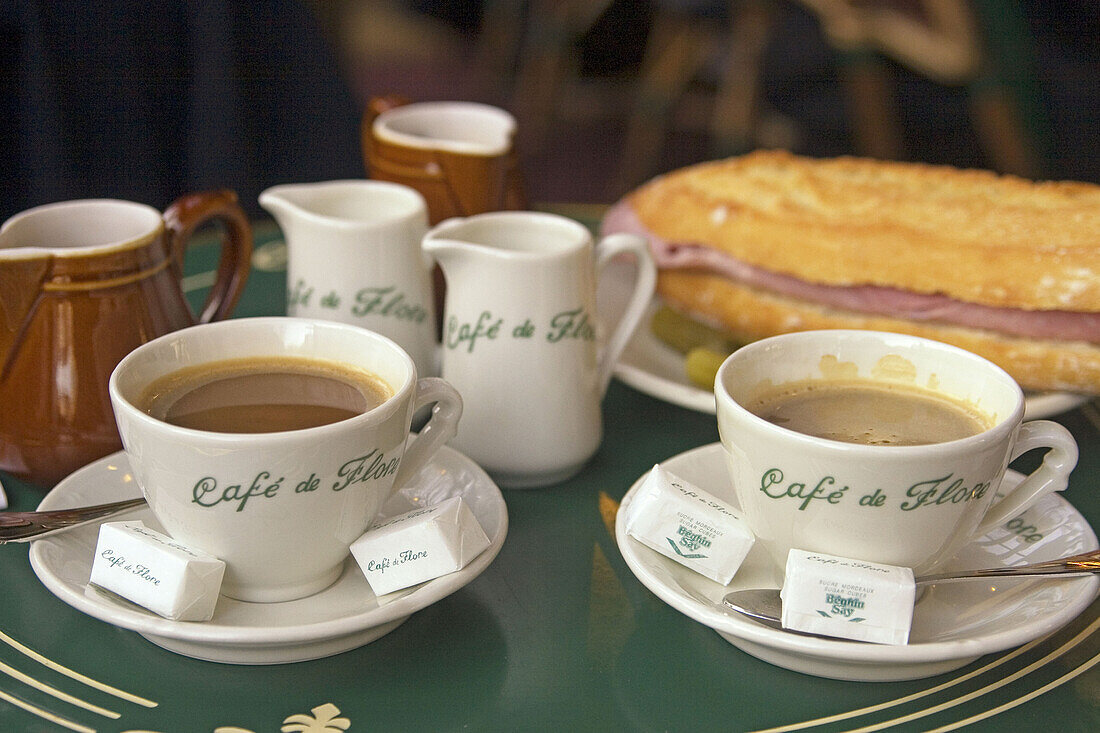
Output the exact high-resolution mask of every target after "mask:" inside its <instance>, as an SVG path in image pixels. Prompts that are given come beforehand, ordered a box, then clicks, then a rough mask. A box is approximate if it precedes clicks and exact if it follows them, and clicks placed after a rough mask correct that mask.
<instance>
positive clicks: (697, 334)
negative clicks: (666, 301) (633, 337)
mask: <svg viewBox="0 0 1100 733" xmlns="http://www.w3.org/2000/svg"><path fill="white" fill-rule="evenodd" d="M649 327H650V330H652V331H653V335H654V336H656V337H657V338H658V339H660V340H661V341H662V342H663V343H665V344H667V345H668V346H671V347H672V348H674V349H676V350H677V351H679V352H680V353H681V354H686V353H688V352H689V351H691V350H692V349H695V348H699V347H700V346H709V347H711V348H715V349H717V350H721V349H722V348H725V345H726V344H728V341H727V339H726V337H725V336H724V335H723V334H722V332H721V331H718V330H717V329H714V328H711V327H710V326H707V325H705V324H702V323H699V321H696V320H695V319H693V318H689V317H688V316H685V315H683V314H682V313H679V312H677V311H675V310H673V309H672V308H670V307H668V306H667V305H662V306H659V307H658V308H657V310H656V311H654V313H653V318H652V319H651V320H650V323H649Z"/></svg>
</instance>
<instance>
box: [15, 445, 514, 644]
mask: <svg viewBox="0 0 1100 733" xmlns="http://www.w3.org/2000/svg"><path fill="white" fill-rule="evenodd" d="M112 462H113V463H116V464H117V463H119V462H125V464H126V465H127V466H128V465H129V463H128V461H126V455H125V453H124V452H123V451H119V452H117V453H112V454H111V455H108V456H105V457H103V458H100V459H98V460H96V461H93V462H92V463H89V464H88V465H86V466H84V467H82V468H80V469H77V470H76V471H75V472H73V473H72V474H70V475H69V476H68V477H66V478H65V479H63V480H62V481H61V482H59V483H58V484H57V486H55V487H54V489H53V490H52V491H50V492H49V493H48V494H47V495H46V496H45V497H44V498H43V500H42V502H41V503H40V504H39V509H56V508H64V506H65V502H64V498H65V495H66V494H67V493H68V492H71V491H73V490H74V487H76V486H79V485H80V483H81V481H84V480H86V479H87V477H88V476H89V475H92V474H94V473H95V472H96V471H97V470H102V468H103V466H104V465H106V464H108V463H112ZM448 463H450V464H452V465H453V464H458V465H462V466H464V467H465V468H466V469H468V470H470V471H471V472H472V473H473V474H474V476H475V478H476V484H477V485H478V486H479V488H480V489H481V490H484V491H487V493H488V494H489V497H488V498H489V501H491V502H492V505H491V507H490V511H494V510H495V514H496V519H497V521H498V527H499V529H498V531H497V532H496V533H494V535H493V536H491V537H490V538H489V540H490V544H489V546H488V547H487V548H486V549H485V550H484V551H483V552H482V553H481V554H479V555H478V556H477V557H476V558H474V559H473V560H472V561H471V562H470V563H469V564H468V565H466V567H464V568H463V569H461V570H458V571H456V572H454V573H449V574H447V575H443V576H440V577H438V578H435V579H433V580H430V581H427V582H425V583H423V584H421V585H419V586H414V587H413V588H412V589H411V590H406V591H397V592H396V594H400V593H404V595H401V596H399V597H397V598H394V600H392V601H389V602H387V603H384V604H382V605H378V606H375V607H373V608H371V609H368V610H366V611H363V612H361V613H356V614H352V615H345V616H340V617H337V618H330V619H325V620H322V621H314V622H309V623H304V624H297V625H275V626H270V625H268V626H247V625H226V624H218V623H216V622H214V621H213V620H211V621H202V622H198V621H173V620H171V619H166V618H163V617H161V616H157V615H155V614H153V613H152V612H150V611H147V610H145V609H142V608H140V607H135V608H134V609H129V608H125V607H123V606H122V605H121V604H118V603H109V602H107V601H106V600H104V599H96V598H95V597H94V596H92V597H90V596H88V595H85V593H84V592H83V591H84V590H85V589H87V587H88V584H87V582H85V583H84V584H83V585H82V586H81V587H80V589H79V590H80V592H77V590H76V589H75V588H74V587H72V586H70V584H69V583H68V582H66V581H64V580H63V579H61V578H60V577H59V576H58V575H57V574H56V573H55V572H54V570H53V569H52V568H51V567H50V562H49V560H48V558H46V557H45V555H46V553H47V551H48V549H49V548H51V547H52V546H54V545H55V544H56V543H57V542H59V541H64V539H65V535H64V534H59V535H51V536H47V537H44V538H42V539H40V540H35V541H33V542H32V543H31V547H30V552H29V557H30V564H31V568H32V570H33V571H34V573H35V575H36V576H37V577H38V579H39V581H40V582H41V583H42V584H43V585H44V586H45V587H46V589H47V590H49V591H50V592H51V593H52V594H53V595H55V596H56V597H57V598H59V599H60V600H62V601H63V602H65V603H67V604H68V605H70V606H72V607H73V608H75V609H76V610H77V611H80V612H82V613H84V614H86V615H88V616H91V617H92V618H96V619H98V620H100V621H104V622H106V623H109V624H111V625H113V626H117V627H119V628H124V629H127V630H130V631H134V632H137V633H139V634H141V635H143V636H148V635H152V636H157V637H161V638H166V639H175V640H180V641H185V642H192V643H195V644H199V645H202V646H204V647H219V646H220V647H237V648H242V647H250V646H256V647H261V646H285V645H292V644H304V643H309V642H323V641H327V640H330V639H334V638H338V637H341V636H350V635H353V634H356V633H359V632H364V631H366V630H368V629H373V628H377V627H380V626H383V625H385V624H389V623H392V622H394V621H396V620H398V619H404V618H407V617H409V616H410V615H412V614H413V613H415V612H417V611H419V610H422V609H424V608H426V607H428V606H430V605H432V604H433V603H435V602H437V601H439V600H442V599H443V598H445V597H446V596H448V595H450V594H451V593H453V592H455V591H457V590H459V589H460V588H462V587H464V586H465V585H467V584H468V583H470V582H471V581H473V580H474V579H475V578H477V577H478V576H479V575H481V573H482V572H484V571H485V570H486V569H487V568H488V567H489V565H490V564H491V563H492V562H493V560H494V559H495V558H496V556H497V555H498V554H499V552H500V549H501V547H502V546H503V544H504V540H505V538H506V537H507V534H508V524H509V522H508V511H507V505H506V504H505V501H504V496H503V494H501V491H500V488H499V487H498V486H497V485H496V484H495V483H494V482H493V481H492V479H491V478H489V476H488V474H486V473H485V471H484V470H483V469H482V468H481V467H480V466H478V465H477V464H476V463H474V461H472V460H471V459H469V458H468V457H466V456H465V455H463V454H462V453H460V452H458V451H457V450H454V449H453V448H450V447H448V446H443V447H442V448H440V449H439V451H438V452H437V453H436V454H435V455H434V456H433V457H432V458H431V459H430V460H429V461H428V463H427V464H426V466H425V467H424V469H421V470H425V469H429V468H430V467H432V466H435V465H437V464H444V465H446V464H448ZM142 514H144V515H145V516H147V517H151V516H152V514H151V511H150V510H149V509H140V510H136V511H135V512H132V513H130V514H127V515H120V516H119V517H113V518H110V519H108V520H103V521H117V520H120V519H136V518H140V517H141V516H142ZM101 523H102V522H95V523H92V524H91V525H90V526H96V525H97V524H101ZM46 543H50V544H46ZM344 563H345V564H344V569H343V571H342V572H341V574H340V577H339V578H338V579H337V580H336V581H335V582H334V583H333V584H332V585H330V586H328V587H327V588H325V589H324V590H321V591H319V592H317V593H315V594H313V595H312V596H308V597H306V598H300V599H297V600H292V601H284V602H282V603H272V604H266V603H248V602H245V601H232V602H233V603H236V604H241V605H243V606H244V607H246V608H248V607H265V606H266V607H275V606H281V605H284V604H302V603H310V602H316V601H319V600H323V598H324V595H325V594H326V593H328V592H331V591H333V589H336V588H337V586H339V585H340V583H341V582H342V580H343V579H344V578H345V576H347V575H348V573H354V572H356V570H357V569H356V568H355V567H354V559H352V558H350V557H349V558H348V559H346V560H345V561H344ZM353 582H354V581H353ZM362 582H363V590H364V591H365V592H366V593H367V594H369V595H370V596H371V597H376V596H374V593H373V591H371V590H370V586H369V585H368V584H367V583H366V579H365V578H364V579H363V581H362ZM396 594H395V595H396ZM365 597H366V596H365ZM219 602H221V601H219Z"/></svg>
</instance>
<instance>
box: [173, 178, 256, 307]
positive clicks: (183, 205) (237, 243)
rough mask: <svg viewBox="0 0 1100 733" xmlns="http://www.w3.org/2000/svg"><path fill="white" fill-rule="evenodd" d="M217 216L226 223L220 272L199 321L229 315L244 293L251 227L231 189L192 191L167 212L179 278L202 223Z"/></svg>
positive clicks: (250, 260)
mask: <svg viewBox="0 0 1100 733" xmlns="http://www.w3.org/2000/svg"><path fill="white" fill-rule="evenodd" d="M214 219H218V220H221V221H222V222H223V223H224V224H225V238H224V239H223V240H222V254H221V259H220V260H219V261H218V272H217V276H216V277H215V279H214V284H213V285H212V286H211V287H210V292H209V293H207V295H206V303H204V304H203V307H202V312H201V313H200V314H199V318H198V321H199V323H208V322H210V321H218V320H221V319H223V318H228V317H229V314H230V313H232V312H233V308H234V307H236V305H237V301H238V300H240V297H241V294H242V293H243V292H244V286H245V283H246V282H247V281H248V271H249V268H250V267H251V264H252V226H251V225H250V224H249V221H248V216H247V215H246V214H245V213H244V210H242V209H241V207H240V205H239V204H238V203H237V194H235V193H234V192H232V191H229V190H220V191H203V192H199V193H190V194H186V195H184V196H181V197H179V198H178V199H176V200H175V201H174V202H173V203H172V205H171V206H169V207H168V209H167V210H166V211H165V212H164V226H165V227H166V228H167V230H168V240H169V248H170V252H171V257H172V260H173V267H174V268H175V269H176V275H177V277H180V278H182V276H183V255H184V252H185V251H186V249H187V245H188V243H189V242H190V240H191V235H192V234H194V233H195V230H197V229H198V228H199V227H200V226H201V225H203V224H205V223H206V222H208V221H211V220H214Z"/></svg>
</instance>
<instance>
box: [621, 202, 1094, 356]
mask: <svg viewBox="0 0 1100 733" xmlns="http://www.w3.org/2000/svg"><path fill="white" fill-rule="evenodd" d="M614 232H630V233H633V234H639V235H641V236H643V237H646V238H647V239H648V240H649V246H650V249H651V250H652V252H653V258H654V260H655V261H656V263H657V266H658V267H659V268H665V269H692V270H702V271H705V272H710V273H713V274H715V275H721V276H722V277H725V278H728V279H730V280H732V281H735V282H737V283H740V284H741V285H745V286H748V287H753V288H757V289H760V290H764V291H768V292H770V293H774V294H776V295H782V296H786V297H789V298H795V299H798V300H802V301H806V302H810V303H815V304H817V305H820V306H823V307H827V308H834V309H838V310H847V311H853V312H856V313H865V314H872V315H882V316H891V317H894V318H904V319H907V320H912V321H928V322H936V323H942V324H948V325H954V326H963V327H966V328H978V329H984V330H987V331H995V332H997V333H1002V334H1006V335H1011V336H1021V337H1024V338H1034V339H1042V340H1054V341H1084V342H1086V343H1090V344H1100V313H1078V312H1073V311H1057V310H1046V311H1033V310H1022V309H1016V308H994V307H990V306H985V305H979V304H977V303H967V302H964V301H961V300H955V299H954V298H950V297H948V296H946V295H942V294H925V293H912V292H908V291H905V290H898V289H896V288H890V287H883V286H878V285H854V286H847V287H846V286H837V285H821V284H818V283H809V282H806V281H804V280H799V279H798V278H796V277H791V276H790V275H784V274H782V273H778V272H771V271H769V270H765V269H763V268H760V267H757V266H755V265H750V264H748V263H746V262H742V261H740V260H738V259H736V258H734V257H732V256H730V255H729V254H727V253H725V252H722V251H720V250H717V249H714V248H713V247H707V246H706V245H704V244H700V243H697V242H667V241H665V240H663V239H661V238H660V237H658V236H655V235H654V234H653V233H651V232H650V231H649V230H648V229H646V227H645V225H644V224H643V223H642V221H641V220H640V219H639V218H638V216H637V214H636V213H635V212H634V210H633V209H632V208H631V207H630V204H629V202H628V201H625V200H624V201H620V202H619V203H617V204H615V205H614V206H613V207H611V209H609V210H608V212H607V214H606V215H605V217H604V219H603V223H602V233H603V234H611V233H614Z"/></svg>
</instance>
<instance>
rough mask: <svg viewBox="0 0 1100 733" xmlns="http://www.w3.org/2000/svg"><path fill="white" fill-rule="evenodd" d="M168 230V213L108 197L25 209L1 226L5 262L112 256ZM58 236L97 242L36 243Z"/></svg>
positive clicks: (0, 244)
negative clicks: (165, 219)
mask: <svg viewBox="0 0 1100 733" xmlns="http://www.w3.org/2000/svg"><path fill="white" fill-rule="evenodd" d="M93 212H94V213H93ZM108 212H109V213H108ZM89 214H92V219H91V220H89V219H88V216H89ZM81 216H82V217H83V218H81V219H80V221H79V222H76V221H75V219H76V218H77V217H81ZM124 217H125V218H124ZM163 231H164V217H163V215H162V214H161V212H159V211H157V210H156V209H155V208H153V207H152V206H149V205H147V204H142V203H138V202H136V201H125V200H122V199H108V198H95V199H74V200H72V201H57V202H54V203H49V204H42V205H41V206H35V207H33V208H30V209H26V210H25V211H21V212H19V213H18V214H15V215H13V216H12V217H11V218H10V219H8V220H7V221H5V222H4V223H3V224H2V225H0V260H23V259H36V258H39V257H42V256H44V255H49V256H52V257H72V258H76V257H86V256H88V255H92V254H96V255H99V254H108V253H110V252H114V251H124V250H128V249H133V248H135V247H142V246H145V245H146V244H148V243H149V242H150V241H152V240H153V239H156V238H157V237H159V236H160V235H161V234H162V233H163ZM59 238H71V239H74V240H76V239H87V240H92V243H91V244H81V245H76V246H71V247H70V246H43V245H41V244H37V243H38V242H48V241H53V240H55V239H59Z"/></svg>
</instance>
